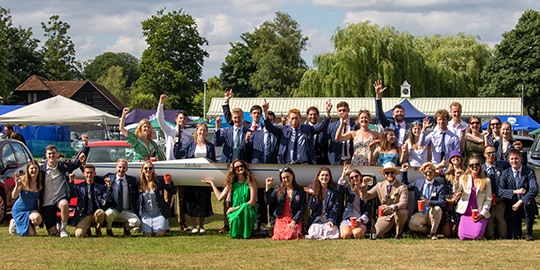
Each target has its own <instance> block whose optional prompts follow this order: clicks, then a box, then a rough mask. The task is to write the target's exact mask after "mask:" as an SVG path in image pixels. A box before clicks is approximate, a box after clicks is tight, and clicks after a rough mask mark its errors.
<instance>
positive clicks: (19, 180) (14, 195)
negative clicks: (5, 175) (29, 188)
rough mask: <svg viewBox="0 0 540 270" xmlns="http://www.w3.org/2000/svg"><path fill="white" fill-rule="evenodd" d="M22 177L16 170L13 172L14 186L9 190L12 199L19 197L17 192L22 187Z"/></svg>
mask: <svg viewBox="0 0 540 270" xmlns="http://www.w3.org/2000/svg"><path fill="white" fill-rule="evenodd" d="M22 177H23V176H20V175H19V173H18V172H15V173H14V174H13V178H14V179H15V188H14V189H13V191H12V192H11V198H13V200H16V199H17V198H18V197H19V193H20V192H21V190H23V188H24V184H23V182H22ZM38 181H40V179H38Z"/></svg>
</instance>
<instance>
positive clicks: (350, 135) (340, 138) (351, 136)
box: [335, 121, 356, 142]
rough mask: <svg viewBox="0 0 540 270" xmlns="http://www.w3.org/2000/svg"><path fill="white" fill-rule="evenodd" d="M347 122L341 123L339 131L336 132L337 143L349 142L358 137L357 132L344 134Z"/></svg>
mask: <svg viewBox="0 0 540 270" xmlns="http://www.w3.org/2000/svg"><path fill="white" fill-rule="evenodd" d="M345 124H346V122H345V121H341V123H340V124H339V127H338V130H337V131H336V138H335V139H336V141H338V142H344V141H348V140H352V139H354V136H355V135H356V130H351V131H348V132H347V133H345V134H343V127H344V126H345Z"/></svg>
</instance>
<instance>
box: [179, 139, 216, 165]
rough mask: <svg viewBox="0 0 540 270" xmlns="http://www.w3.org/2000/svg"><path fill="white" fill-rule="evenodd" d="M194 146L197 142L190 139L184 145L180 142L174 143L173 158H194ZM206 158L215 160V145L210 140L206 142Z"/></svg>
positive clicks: (195, 146)
mask: <svg viewBox="0 0 540 270" xmlns="http://www.w3.org/2000/svg"><path fill="white" fill-rule="evenodd" d="M196 148H197V143H196V142H195V141H190V142H188V143H186V144H184V145H182V143H178V144H175V146H174V150H173V151H174V158H175V159H182V158H194V157H195V149H196ZM206 158H207V159H209V160H211V161H213V162H216V147H215V146H214V144H213V143H211V142H207V143H206Z"/></svg>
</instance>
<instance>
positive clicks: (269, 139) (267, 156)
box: [264, 129, 272, 164]
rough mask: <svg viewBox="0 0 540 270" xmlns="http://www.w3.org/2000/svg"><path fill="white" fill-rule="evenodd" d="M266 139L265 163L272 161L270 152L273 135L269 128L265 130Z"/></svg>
mask: <svg viewBox="0 0 540 270" xmlns="http://www.w3.org/2000/svg"><path fill="white" fill-rule="evenodd" d="M264 134H265V135H266V140H264V163H266V164H268V163H270V154H271V153H272V151H271V149H270V147H271V146H272V136H271V135H270V132H268V130H266V129H265V130H264Z"/></svg>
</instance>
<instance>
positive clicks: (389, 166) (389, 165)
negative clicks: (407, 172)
mask: <svg viewBox="0 0 540 270" xmlns="http://www.w3.org/2000/svg"><path fill="white" fill-rule="evenodd" d="M386 171H394V172H395V173H396V175H398V174H400V173H401V170H400V169H399V168H398V167H396V165H395V164H394V163H393V162H386V163H385V164H384V166H383V168H382V169H381V170H380V171H379V173H380V174H383V175H384V172H386Z"/></svg>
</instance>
